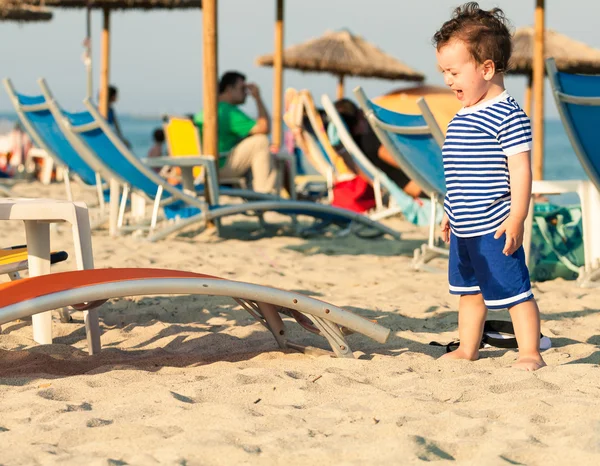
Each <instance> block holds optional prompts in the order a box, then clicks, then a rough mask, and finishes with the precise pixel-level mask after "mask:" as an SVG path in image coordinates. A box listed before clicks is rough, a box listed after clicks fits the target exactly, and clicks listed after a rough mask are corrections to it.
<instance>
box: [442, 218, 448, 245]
mask: <svg viewBox="0 0 600 466" xmlns="http://www.w3.org/2000/svg"><path fill="white" fill-rule="evenodd" d="M442 239H443V240H444V242H445V243H449V242H450V219H449V218H448V215H446V213H444V217H443V218H442Z"/></svg>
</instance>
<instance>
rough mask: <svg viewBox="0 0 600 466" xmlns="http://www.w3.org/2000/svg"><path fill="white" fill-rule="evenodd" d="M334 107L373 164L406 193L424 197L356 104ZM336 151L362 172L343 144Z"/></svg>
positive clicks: (341, 103)
mask: <svg viewBox="0 0 600 466" xmlns="http://www.w3.org/2000/svg"><path fill="white" fill-rule="evenodd" d="M334 105H335V108H336V110H337V111H338V113H339V115H340V117H341V118H342V121H343V122H344V123H345V124H346V127H347V128H348V132H349V133H350V135H351V136H352V138H353V139H354V142H356V145H357V146H358V147H359V148H360V149H361V150H362V151H363V153H364V154H365V156H366V157H367V158H368V159H369V160H370V161H371V163H373V165H375V166H376V167H377V168H379V169H380V170H381V171H382V172H384V173H385V174H386V175H387V176H388V177H389V178H390V179H391V180H392V181H393V182H394V183H396V184H397V185H398V186H399V187H400V188H402V189H403V190H404V192H405V193H407V194H409V195H410V196H412V197H420V196H422V195H423V194H424V193H423V192H422V190H421V188H420V187H419V185H417V183H415V182H414V181H412V180H411V179H409V178H408V176H406V174H405V173H404V172H403V171H402V170H401V169H400V167H398V164H396V162H395V161H394V159H393V158H392V156H391V155H390V153H389V152H388V151H387V149H386V148H385V147H383V145H382V144H381V142H380V141H379V139H378V138H377V135H376V134H375V133H374V132H373V129H372V128H371V126H370V125H369V122H368V121H367V119H366V118H365V116H364V114H363V112H362V111H361V110H360V109H359V108H358V107H357V106H356V104H354V102H352V101H351V100H349V99H340V100H338V101H337V102H335V104H334ZM335 149H336V151H337V152H338V153H339V154H340V155H341V156H342V157H344V161H345V162H346V164H347V165H348V166H349V167H351V168H352V169H353V170H354V171H356V172H357V173H358V172H360V170H359V169H358V167H357V166H356V164H355V163H354V161H353V160H352V158H351V157H350V155H349V154H348V153H347V152H346V150H345V148H344V147H343V145H342V144H341V143H340V144H338V145H337V146H336V147H335Z"/></svg>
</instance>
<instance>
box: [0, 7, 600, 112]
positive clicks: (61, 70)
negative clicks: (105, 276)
mask: <svg viewBox="0 0 600 466" xmlns="http://www.w3.org/2000/svg"><path fill="white" fill-rule="evenodd" d="M218 3H219V6H218V15H219V25H218V35H219V37H218V41H219V42H218V44H219V45H218V47H219V48H218V54H219V73H222V72H224V71H227V70H239V71H242V72H243V73H245V74H246V75H247V76H248V79H249V81H252V82H255V83H257V84H258V86H259V87H260V89H261V91H262V95H263V98H264V100H265V102H266V104H267V106H268V107H269V108H271V106H272V99H273V91H272V85H273V72H272V69H271V68H261V67H258V66H256V65H255V59H256V57H257V56H259V55H262V54H266V53H272V51H273V41H274V27H273V26H274V20H275V1H274V0H220V1H219V2H218ZM460 3H461V2H460V0H459V1H456V0H417V1H415V0H286V2H285V4H286V5H285V44H286V46H287V45H292V44H298V43H302V42H304V41H306V40H308V39H311V38H314V37H317V36H320V35H322V34H323V33H324V32H326V31H327V30H338V29H342V28H347V29H349V30H350V31H351V32H352V33H354V34H358V35H361V36H363V37H364V38H365V39H366V40H368V41H369V42H372V43H374V44H376V45H377V46H379V47H380V48H381V49H382V50H384V51H385V52H386V53H388V54H390V55H392V56H394V57H396V58H398V59H399V60H401V61H403V62H404V63H406V64H407V65H409V66H410V67H412V68H414V69H416V70H418V71H420V72H422V73H424V74H425V76H426V77H427V79H426V82H427V83H429V84H434V85H443V80H442V76H441V74H440V73H439V72H438V71H437V69H436V61H435V51H434V48H433V46H432V45H431V37H432V36H433V34H434V33H435V31H436V30H437V29H438V28H439V27H440V26H441V24H442V23H443V22H444V21H446V20H447V19H449V18H450V15H451V12H452V9H453V8H454V7H456V6H457V5H459V4H460ZM479 3H480V5H481V7H482V8H490V7H493V6H499V7H500V8H502V9H503V10H504V12H505V14H506V15H507V17H508V18H509V19H510V21H511V23H512V25H513V26H514V27H519V26H526V25H532V24H533V16H534V6H535V0H496V1H484V0H482V1H480V2H479ZM598 18H600V1H599V0H568V1H566V0H546V26H547V27H548V28H551V29H554V30H556V31H558V32H561V33H563V34H566V35H568V36H569V37H571V38H574V39H577V40H579V41H582V42H585V43H587V44H589V45H590V46H592V47H595V48H599V49H600V30H599V28H598ZM101 27H102V17H101V13H99V12H95V13H94V14H93V16H92V44H93V55H92V57H93V66H94V70H93V71H94V86H95V87H96V88H97V85H98V81H99V80H98V76H99V71H100V67H99V57H100V33H101ZM84 37H85V10H83V9H82V10H60V9H55V10H54V18H53V20H52V21H51V22H49V23H44V24H40V23H33V24H23V25H17V24H12V23H3V24H1V25H0V43H2V44H3V45H4V46H3V47H2V52H1V54H0V57H1V59H0V63H1V69H2V72H1V73H0V76H1V77H2V78H5V77H10V78H11V79H12V81H13V84H14V85H15V88H16V89H17V90H18V91H19V92H21V93H25V94H38V93H39V91H38V89H39V88H38V87H37V83H36V80H37V79H38V78H39V77H45V78H46V79H47V81H48V83H49V85H50V88H51V89H52V91H53V93H54V96H55V98H56V99H57V100H58V101H59V102H60V103H61V105H62V106H63V107H64V108H65V109H67V110H78V109H81V100H82V99H83V98H84V97H85V93H86V75H85V67H84V64H83V61H82V55H83V51H84V49H83V45H82V44H83V39H84ZM111 37H112V41H111V70H110V82H111V83H112V84H115V85H117V86H118V88H119V102H118V104H117V105H118V109H119V111H120V112H121V113H129V114H135V115H161V114H165V113H168V114H185V113H192V112H195V111H197V110H198V109H200V107H201V105H202V69H201V64H202V12H201V10H184V11H162V10H157V11H154V12H152V11H150V12H144V11H135V10H134V11H120V12H114V13H112V15H111ZM358 85H361V86H363V87H364V89H365V91H366V93H367V95H368V96H370V97H375V96H377V95H381V94H384V93H386V92H387V91H389V90H391V89H394V88H398V87H403V86H409V85H410V83H406V82H403V81H384V80H375V79H367V78H346V92H347V94H349V93H350V92H351V90H352V89H353V88H354V87H356V86H358ZM506 85H507V88H508V90H509V92H511V94H513V95H514V97H515V98H516V99H517V100H518V101H520V102H521V103H522V101H523V94H524V89H525V79H524V78H521V77H509V78H508V79H507V81H506ZM288 86H293V87H297V88H307V89H309V90H311V91H312V92H313V94H314V95H315V96H316V98H317V99H318V96H320V95H321V94H323V93H326V94H329V95H330V96H331V97H334V96H335V89H336V78H335V77H333V76H331V75H329V74H314V73H300V72H297V71H292V70H287V71H285V72H284V88H285V87H288ZM546 102H547V104H546V115H547V116H548V117H551V118H552V117H556V115H557V112H556V108H555V106H554V103H553V101H552V100H551V97H550V95H549V88H548V86H547V87H546ZM10 110H12V107H11V104H10V102H9V100H8V97H7V96H6V93H5V92H4V91H3V90H2V91H0V111H10ZM246 110H247V111H248V113H250V114H251V115H253V114H255V107H254V105H253V104H251V103H248V104H246Z"/></svg>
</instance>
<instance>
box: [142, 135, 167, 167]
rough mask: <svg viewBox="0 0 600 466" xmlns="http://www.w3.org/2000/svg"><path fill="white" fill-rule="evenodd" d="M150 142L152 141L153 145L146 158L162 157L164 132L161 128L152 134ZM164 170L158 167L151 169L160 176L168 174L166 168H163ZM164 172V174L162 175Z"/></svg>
mask: <svg viewBox="0 0 600 466" xmlns="http://www.w3.org/2000/svg"><path fill="white" fill-rule="evenodd" d="M152 140H153V141H154V144H153V145H152V147H151V148H150V149H149V150H148V155H147V157H148V158H153V157H162V156H163V155H165V154H164V144H165V132H164V131H163V130H162V129H161V128H156V129H155V130H154V131H153V133H152ZM165 168H166V170H161V168H160V167H155V168H153V170H154V171H155V172H156V173H160V174H162V175H166V174H167V172H168V167H163V169H165ZM163 171H164V173H163Z"/></svg>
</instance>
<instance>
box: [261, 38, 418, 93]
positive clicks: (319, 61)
mask: <svg viewBox="0 0 600 466" xmlns="http://www.w3.org/2000/svg"><path fill="white" fill-rule="evenodd" d="M273 62H274V57H273V55H263V56H261V57H258V59H257V60H256V63H257V64H258V65H259V66H273ZM283 67H284V68H290V69H296V70H300V71H312V72H325V73H330V74H334V75H336V76H338V92H337V96H338V98H341V97H343V95H344V77H345V76H361V77H365V78H379V79H393V80H405V81H417V82H421V81H423V80H424V79H425V76H424V75H423V74H421V73H419V72H418V71H415V70H413V69H412V68H410V67H409V66H407V65H405V64H404V63H402V62H401V61H399V60H397V59H395V58H394V57H392V56H391V55H388V54H387V53H385V52H383V51H382V50H381V49H379V48H378V47H376V46H375V45H373V44H371V43H369V42H367V41H365V40H364V39H363V38H362V37H360V36H355V35H353V34H351V33H350V32H349V31H347V30H341V31H333V32H332V31H328V32H327V33H325V34H324V35H323V36H322V37H319V38H316V39H312V40H309V41H308V42H305V43H303V44H298V45H293V46H291V47H289V48H287V49H285V50H284V51H283Z"/></svg>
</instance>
